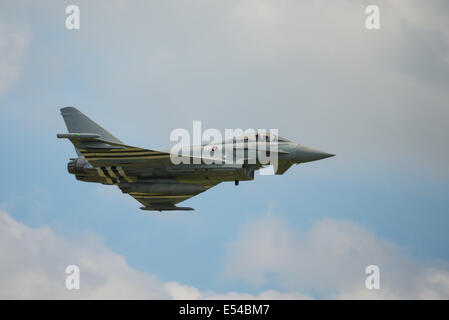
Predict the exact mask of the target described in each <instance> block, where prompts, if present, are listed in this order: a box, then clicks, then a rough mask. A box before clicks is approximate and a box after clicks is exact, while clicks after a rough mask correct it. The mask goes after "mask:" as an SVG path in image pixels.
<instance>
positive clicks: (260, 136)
mask: <svg viewBox="0 0 449 320" xmlns="http://www.w3.org/2000/svg"><path fill="white" fill-rule="evenodd" d="M276 140H277V141H278V142H291V141H290V140H288V139H285V138H282V137H281V136H278V135H275V134H272V133H269V132H266V133H251V134H247V135H242V136H238V137H236V138H235V141H236V142H245V141H267V142H274V141H276ZM228 141H232V140H228Z"/></svg>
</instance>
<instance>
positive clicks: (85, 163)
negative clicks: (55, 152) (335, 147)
mask: <svg viewBox="0 0 449 320" xmlns="http://www.w3.org/2000/svg"><path fill="white" fill-rule="evenodd" d="M61 114H62V117H63V118H64V121H65V124H66V126H67V130H68V131H69V133H59V134H57V137H58V138H65V139H69V140H70V142H72V143H73V145H74V146H75V150H76V152H77V154H78V157H77V158H71V159H70V162H69V163H68V165H67V169H68V171H69V173H71V174H74V175H75V177H76V179H78V180H81V181H85V182H97V183H102V184H107V185H116V186H118V187H119V188H120V189H121V191H122V192H123V193H127V194H129V195H130V196H132V197H133V198H135V199H136V200H137V201H139V202H140V203H141V204H142V205H143V207H141V208H140V209H142V210H150V211H171V210H193V208H190V207H178V206H176V204H178V203H180V202H182V201H184V200H187V199H189V198H191V197H194V196H196V195H198V194H200V193H202V192H204V191H206V190H207V189H209V188H212V187H214V186H216V185H217V184H219V183H221V182H225V181H234V182H235V185H238V183H239V181H248V180H253V179H254V172H255V171H256V170H259V169H261V168H263V167H264V164H266V162H263V161H262V160H261V159H262V157H261V156H260V155H261V154H264V156H265V157H266V156H267V154H268V155H270V156H271V157H273V155H275V156H276V157H275V158H276V161H277V163H276V171H275V172H274V173H275V174H279V175H282V174H284V173H285V172H286V171H287V170H288V169H289V168H290V167H291V166H292V165H293V164H300V163H304V162H310V161H315V160H320V159H325V158H329V157H332V156H334V154H330V153H327V152H324V151H320V150H315V149H312V148H308V147H305V146H302V145H299V144H296V143H294V142H291V141H289V140H287V139H285V138H282V137H279V136H275V135H273V134H271V133H266V134H259V133H256V134H255V135H254V136H251V137H249V136H248V135H244V136H241V137H234V138H232V139H231V140H223V141H221V142H219V143H217V144H215V145H214V144H213V145H211V144H207V145H206V144H202V145H198V146H193V147H189V153H188V154H186V152H185V150H184V149H183V150H181V151H182V152H181V154H179V153H178V154H175V155H174V154H173V152H170V151H158V150H149V149H142V148H137V147H133V146H129V145H126V144H124V143H122V142H121V141H120V140H118V139H117V138H116V137H114V136H113V135H112V134H110V133H109V132H108V131H106V130H105V129H103V128H102V127H100V126H99V125H98V124H97V123H95V122H94V121H92V120H91V119H89V118H88V117H87V116H86V115H84V114H83V113H81V112H80V111H79V110H78V109H76V108H74V107H65V108H62V109H61ZM273 141H275V142H276V148H273V149H270V148H271V147H270V148H269V147H268V146H271V145H272V144H271V143H272V142H273ZM261 142H262V143H261ZM264 143H265V144H264ZM261 146H262V147H261ZM207 148H209V149H208V151H209V153H208V154H209V157H206V159H204V158H203V159H200V161H194V160H198V157H196V156H195V154H197V153H196V151H198V150H200V151H201V150H202V151H204V150H206V149H207ZM224 150H233V151H236V152H235V153H233V155H232V158H231V159H229V158H227V153H226V152H223V151H224ZM219 151H220V152H219ZM253 151H254V152H253ZM214 153H216V154H217V156H215V155H214ZM200 154H201V153H200ZM176 158H182V160H183V162H182V163H180V164H178V163H177V164H175V163H174V161H173V159H176ZM190 160H192V161H190ZM205 160H209V161H205ZM212 160H213V161H212Z"/></svg>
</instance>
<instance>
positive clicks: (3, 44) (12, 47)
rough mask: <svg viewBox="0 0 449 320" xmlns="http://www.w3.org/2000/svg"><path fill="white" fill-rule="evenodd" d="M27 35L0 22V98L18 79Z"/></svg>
mask: <svg viewBox="0 0 449 320" xmlns="http://www.w3.org/2000/svg"><path fill="white" fill-rule="evenodd" d="M28 43H29V35H28V34H27V33H26V32H21V31H16V30H14V29H13V28H12V27H11V26H9V25H6V24H3V23H1V22H0V70H1V72H0V97H1V96H2V95H4V94H5V93H6V91H7V90H8V89H9V87H10V86H11V85H12V84H13V83H14V82H15V81H16V80H17V79H18V77H19V75H20V72H21V69H22V62H23V61H22V60H23V57H24V54H25V51H26V49H27V47H28Z"/></svg>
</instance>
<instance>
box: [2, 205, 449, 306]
mask: <svg viewBox="0 0 449 320" xmlns="http://www.w3.org/2000/svg"><path fill="white" fill-rule="evenodd" d="M296 231H297V230H296V229H295V228H294V227H292V226H291V225H289V224H288V223H287V222H286V221H284V220H283V219H281V218H279V217H276V216H274V215H272V214H268V215H265V216H263V217H261V218H260V219H257V220H256V221H251V222H250V223H249V224H248V225H246V226H245V227H244V228H243V229H242V232H241V235H240V237H239V239H237V241H236V242H234V243H233V244H231V245H230V247H229V253H228V256H227V259H226V276H227V277H228V279H233V280H234V279H239V280H243V281H245V282H248V283H251V284H253V285H255V286H256V287H257V286H258V285H261V284H265V285H267V284H269V282H270V279H271V280H275V281H276V283H277V284H278V285H279V284H280V285H281V287H282V288H283V290H282V291H278V290H264V291H261V292H260V293H259V294H256V295H253V294H247V293H241V292H232V291H231V292H226V293H217V292H214V291H212V290H211V291H207V290H206V291H204V290H199V289H198V288H195V287H193V286H188V285H183V284H180V283H178V282H175V281H169V282H164V281H162V280H160V279H159V278H158V277H157V276H156V275H153V274H148V273H145V272H141V271H138V270H136V269H133V268H132V267H131V266H129V265H128V263H127V262H126V260H125V258H124V257H123V256H121V255H119V254H117V253H114V252H113V251H111V250H110V249H109V248H107V247H106V246H105V245H104V244H103V243H102V242H101V241H100V240H99V239H98V238H97V237H95V236H92V235H89V236H86V237H84V238H83V239H81V240H79V241H75V240H67V239H65V238H64V237H62V236H60V235H56V234H55V233H53V231H52V230H51V229H49V228H48V227H42V228H39V229H33V228H30V227H28V226H26V225H24V224H22V223H20V222H18V221H16V220H14V219H13V218H12V217H11V216H10V215H9V214H8V213H6V212H3V211H0V255H1V256H2V259H1V262H0V284H1V285H0V298H2V299H30V298H39V299H53V298H59V299H121V298H123V299H131V298H135V299H312V298H313V297H320V298H321V297H328V298H344V299H346V298H356V299H361V298H367V299H377V298H387V299H402V298H411V299H441V298H448V297H449V271H448V268H447V267H446V266H444V265H442V266H437V265H426V264H422V263H420V262H419V261H416V260H414V259H412V258H410V257H408V256H407V255H406V254H405V253H404V252H402V251H401V250H400V249H399V248H398V247H397V246H395V245H394V244H393V243H391V242H389V241H386V240H382V239H379V238H378V237H376V236H375V235H374V234H372V233H371V232H369V231H367V230H366V229H364V228H362V227H360V226H358V225H356V224H354V223H352V222H348V221H336V220H332V219H325V220H322V221H320V222H318V223H316V224H315V225H314V226H313V227H312V228H311V229H310V230H309V231H307V232H302V233H297V232H296ZM72 264H75V265H78V266H79V267H80V272H81V289H80V290H70V291H69V290H67V289H66V288H65V279H66V276H67V275H66V274H65V273H64V271H65V268H66V266H68V265H72ZM369 264H377V265H378V266H379V267H380V270H381V290H379V291H375V290H374V291H370V290H367V289H366V288H365V287H364V283H365V277H366V276H367V275H366V274H365V273H364V270H365V267H366V266H367V265H369ZM307 292H310V293H311V294H306V293H307ZM312 293H313V294H312Z"/></svg>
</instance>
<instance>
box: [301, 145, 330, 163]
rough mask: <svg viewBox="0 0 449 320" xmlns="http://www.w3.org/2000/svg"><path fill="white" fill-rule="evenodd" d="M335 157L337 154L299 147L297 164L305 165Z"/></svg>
mask: <svg viewBox="0 0 449 320" xmlns="http://www.w3.org/2000/svg"><path fill="white" fill-rule="evenodd" d="M333 156H335V154H332V153H327V152H324V151H321V150H317V149H312V148H309V147H305V146H300V145H298V146H297V147H296V152H295V162H296V163H304V162H310V161H316V160H321V159H326V158H330V157H333Z"/></svg>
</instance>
